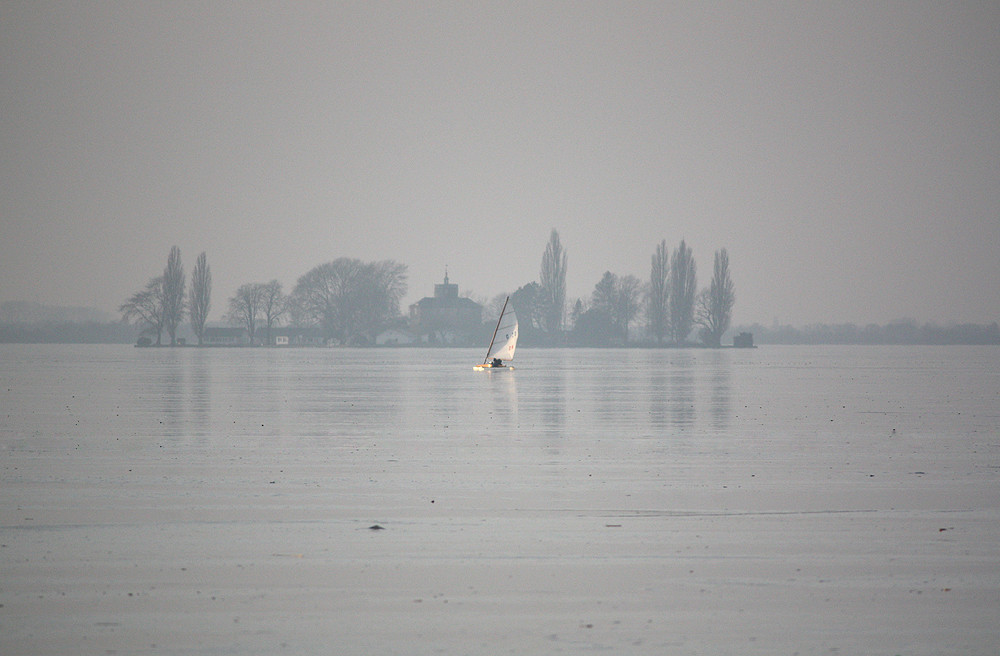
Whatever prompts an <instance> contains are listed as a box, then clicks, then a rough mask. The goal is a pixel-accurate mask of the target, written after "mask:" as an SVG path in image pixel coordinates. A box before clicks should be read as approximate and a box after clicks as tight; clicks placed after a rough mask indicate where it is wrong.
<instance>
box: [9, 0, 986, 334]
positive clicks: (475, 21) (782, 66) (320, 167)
mask: <svg viewBox="0 0 1000 656" xmlns="http://www.w3.org/2000/svg"><path fill="white" fill-rule="evenodd" d="M998 34H1000V3H997V2H988V3H977V2H933V3H921V2H911V1H905V2H898V3H897V2H874V3H869V2H864V3H862V2H856V3H843V2H836V3H826V2H824V3H805V2H789V3H781V4H776V3H745V2H739V3H733V4H728V3H702V2H692V3H669V2H649V3H626V2H607V3H593V2H573V3H562V2H558V3H557V2H538V1H536V0H532V1H529V2H523V3H518V2H501V3H490V4H480V3H472V2H455V3H422V2H405V3H403V2H392V3H373V2H358V3H353V2H352V3H336V2H321V3H315V4H310V3H305V2H296V3H266V4H264V3H254V2H239V3H233V2H225V3H223V2H195V3H174V2H163V3H152V2H128V3H114V2H99V3H96V2H80V3H64V2H56V3H44V2H27V3H22V2H17V3H13V2H6V1H3V2H0V152H2V157H0V301H10V300H22V299H25V300H36V301H40V302H43V303H49V304H54V305H87V306H95V307H100V308H103V309H106V310H109V311H110V310H114V309H116V308H117V306H118V305H119V304H120V303H121V302H122V301H123V300H124V299H125V298H126V297H127V296H128V295H129V294H131V293H132V292H134V291H136V290H138V289H139V288H141V287H142V286H143V285H144V284H145V282H146V281H147V280H148V279H149V278H150V277H152V276H155V275H158V274H159V273H161V272H162V270H163V267H164V266H165V264H166V260H167V255H168V253H169V250H170V247H171V246H172V245H174V244H176V245H178V246H179V247H180V248H181V252H182V254H183V260H184V264H185V267H186V270H187V271H188V272H189V273H190V270H191V268H192V267H193V265H194V261H195V258H196V257H197V255H198V253H199V252H201V251H203V250H204V251H206V252H207V255H208V261H209V264H210V266H211V267H212V274H213V278H214V289H213V311H212V316H211V317H210V318H211V319H213V320H215V319H219V318H221V314H222V312H223V310H224V307H225V303H226V299H227V298H228V297H229V296H230V295H232V293H233V292H234V291H235V289H236V287H238V286H239V285H240V284H242V283H245V282H254V281H267V280H270V279H273V278H277V279H278V280H280V281H281V282H282V283H283V284H284V286H285V289H286V290H290V289H291V288H292V287H293V286H294V284H295V281H296V280H297V278H298V277H299V276H300V275H302V274H303V273H305V272H306V271H307V270H309V269H310V268H312V267H313V266H315V265H318V264H321V263H323V262H327V261H330V260H333V259H335V258H337V257H343V256H346V257H355V258H359V259H363V260H381V259H394V260H397V261H399V262H402V263H404V264H407V265H408V266H409V273H410V279H409V288H410V292H409V294H408V296H407V298H406V299H405V302H404V303H405V304H409V303H411V302H414V301H416V300H418V299H419V298H421V297H422V296H427V295H431V294H432V292H433V284H434V283H436V282H440V280H441V278H442V276H443V274H444V270H445V266H446V265H447V267H448V271H449V274H450V278H451V282H453V283H457V284H458V285H459V287H460V289H461V290H462V291H463V292H464V291H471V292H472V293H473V296H474V297H492V296H493V295H495V294H498V293H501V292H505V291H506V292H511V291H514V289H516V288H517V287H519V286H521V285H523V284H525V283H528V282H531V281H533V280H537V279H538V277H539V266H540V263H541V259H542V253H543V251H544V248H545V244H546V242H547V240H548V237H549V233H550V231H551V229H552V228H556V229H557V230H558V231H559V234H560V236H561V239H562V243H563V246H564V247H565V249H566V252H567V253H568V260H569V274H568V284H567V294H568V296H569V297H570V298H575V297H578V296H584V297H588V298H589V296H590V293H591V291H592V290H593V287H594V285H595V284H596V283H597V281H598V280H599V279H600V277H601V275H602V274H603V272H604V271H606V270H610V271H612V272H614V273H617V274H633V275H636V276H638V277H639V278H641V279H644V280H645V279H648V277H649V268H650V258H651V256H652V254H653V252H654V250H655V247H656V244H657V243H659V241H660V240H661V239H666V241H667V244H668V246H669V248H670V249H671V250H673V249H674V248H675V247H676V246H677V244H678V243H679V242H680V240H681V239H685V240H686V241H687V243H688V245H689V246H691V247H692V248H693V250H694V255H695V259H696V261H697V264H698V280H699V287H703V286H706V285H707V284H708V281H709V278H710V276H711V271H712V256H713V253H714V251H715V250H717V249H720V248H726V249H728V251H729V255H730V264H731V269H732V275H733V279H734V281H735V284H736V291H737V303H736V308H735V321H736V322H737V323H749V322H754V321H759V322H762V323H766V324H770V323H771V322H772V321H774V320H778V321H780V322H782V323H791V324H796V325H804V324H810V323H818V322H857V323H868V322H875V323H885V322H887V321H890V320H893V319H896V318H901V317H912V318H915V319H917V320H918V321H921V322H923V321H935V322H951V321H959V322H962V321H971V322H978V323H985V322H992V321H997V320H998V319H1000V255H998V247H1000V37H998ZM404 311H405V307H404Z"/></svg>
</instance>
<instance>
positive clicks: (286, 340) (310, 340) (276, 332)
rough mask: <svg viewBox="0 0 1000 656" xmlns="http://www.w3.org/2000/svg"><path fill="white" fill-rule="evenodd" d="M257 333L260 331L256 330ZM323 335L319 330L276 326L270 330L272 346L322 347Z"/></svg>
mask: <svg viewBox="0 0 1000 656" xmlns="http://www.w3.org/2000/svg"><path fill="white" fill-rule="evenodd" d="M257 330H258V333H259V332H260V329H259V328H258V329H257ZM323 343H324V342H323V333H322V332H321V331H320V329H319V328H316V327H308V328H296V327H295V326H278V327H277V328H271V345H272V346H323Z"/></svg>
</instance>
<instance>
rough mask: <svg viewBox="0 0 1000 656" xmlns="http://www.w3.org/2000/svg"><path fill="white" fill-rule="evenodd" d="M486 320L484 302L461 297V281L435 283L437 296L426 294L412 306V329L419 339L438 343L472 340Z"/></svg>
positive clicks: (445, 277)
mask: <svg viewBox="0 0 1000 656" xmlns="http://www.w3.org/2000/svg"><path fill="white" fill-rule="evenodd" d="M482 323H483V306H482V305H480V304H479V303H476V302H475V301H473V300H472V299H471V298H459V296H458V285H453V284H451V283H450V282H448V271H447V270H445V273H444V282H443V283H441V284H439V285H434V296H425V297H424V298H422V299H420V300H419V301H417V302H416V303H414V304H413V305H411V306H410V331H411V332H413V333H414V334H415V335H416V336H417V338H418V339H419V340H420V341H423V342H428V343H435V344H472V343H474V342H475V339H476V337H477V336H478V334H479V332H480V328H481V327H482Z"/></svg>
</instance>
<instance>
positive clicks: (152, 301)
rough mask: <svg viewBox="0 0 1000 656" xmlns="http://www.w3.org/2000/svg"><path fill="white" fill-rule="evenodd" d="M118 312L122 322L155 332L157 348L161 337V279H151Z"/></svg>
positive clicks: (160, 277)
mask: <svg viewBox="0 0 1000 656" xmlns="http://www.w3.org/2000/svg"><path fill="white" fill-rule="evenodd" d="M118 310H119V312H121V313H122V321H125V322H128V323H134V324H136V325H140V326H145V327H146V329H147V330H150V331H154V332H156V345H157V346H159V345H160V343H161V338H162V335H163V277H162V276H158V277H156V278H151V279H150V281H149V282H148V283H146V288H145V289H143V290H141V291H138V292H136V293H135V294H132V296H130V297H129V298H128V300H126V301H125V302H124V303H122V306H121V307H120V308H118Z"/></svg>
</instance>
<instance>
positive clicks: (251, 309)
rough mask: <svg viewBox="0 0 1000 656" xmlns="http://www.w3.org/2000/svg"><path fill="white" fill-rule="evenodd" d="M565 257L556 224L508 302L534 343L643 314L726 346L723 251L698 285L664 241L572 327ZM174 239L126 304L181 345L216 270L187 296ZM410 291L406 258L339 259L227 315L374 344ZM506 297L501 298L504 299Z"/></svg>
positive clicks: (687, 256) (249, 294) (611, 281)
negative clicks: (643, 266)
mask: <svg viewBox="0 0 1000 656" xmlns="http://www.w3.org/2000/svg"><path fill="white" fill-rule="evenodd" d="M567 260H568V257H567V254H566V250H565V249H564V248H563V246H562V243H561V241H560V239H559V233H558V231H556V230H552V232H551V234H550V236H549V241H548V244H547V245H546V247H545V251H544V253H543V254H542V263H541V268H540V271H539V280H540V282H532V283H529V284H527V285H524V286H522V287H521V288H519V289H518V290H517V291H515V292H514V293H513V294H511V303H512V304H513V306H514V308H516V310H517V312H518V316H519V317H520V319H521V323H522V334H524V336H525V337H527V338H528V340H529V341H533V340H532V338H533V337H534V338H537V339H538V341H540V342H548V343H563V342H565V337H566V336H567V333H571V334H572V336H573V337H575V338H576V339H575V340H574V341H576V342H578V343H579V342H584V343H592V344H595V345H597V344H600V343H607V342H611V341H615V340H620V341H621V342H622V343H628V342H629V339H630V338H629V332H630V328H631V327H632V326H633V325H634V323H635V322H636V321H637V319H639V318H640V317H641V316H643V315H645V318H646V325H647V329H648V333H649V336H650V338H651V339H653V340H655V341H656V343H657V344H663V343H665V342H666V341H669V342H671V343H674V344H678V345H679V344H684V343H685V342H686V340H687V339H688V338H689V337H690V335H691V332H692V330H693V328H694V326H696V325H697V326H700V327H701V330H700V337H701V339H702V341H703V342H704V343H705V344H707V345H709V346H719V345H720V342H721V339H722V335H723V334H724V333H725V332H726V331H727V330H728V328H729V325H730V322H731V318H732V310H733V306H734V304H735V300H736V296H735V292H734V286H733V282H732V279H731V277H730V273H729V255H728V253H727V252H726V250H725V249H722V250H720V251H717V252H716V253H715V263H714V264H715V266H714V270H713V276H712V280H711V283H710V285H709V286H708V287H707V288H705V289H704V290H702V292H701V293H700V294H698V293H696V290H697V269H696V265H695V260H694V256H693V254H692V252H691V249H690V248H688V246H687V244H686V243H685V242H684V241H683V240H682V241H681V242H680V244H679V245H678V247H677V248H676V249H674V251H673V254H672V255H671V254H669V251H668V249H667V244H666V241H665V240H663V241H661V242H660V243H659V244H658V245H657V247H656V249H655V252H654V253H653V256H652V260H651V266H650V276H649V281H648V282H643V281H641V280H639V279H638V278H637V277H636V276H634V275H623V276H619V275H617V274H614V273H612V272H610V271H607V272H605V273H604V275H603V276H602V277H601V279H600V280H599V281H598V282H597V284H596V285H595V286H594V290H593V292H592V293H591V295H590V298H589V299H588V300H586V301H585V300H584V299H578V300H577V301H576V303H575V304H574V305H573V308H572V311H571V313H570V317H571V319H572V324H573V328H572V331H566V330H565V326H564V324H565V318H566V273H567ZM185 286H186V280H185V276H184V267H183V264H182V263H181V252H180V249H179V248H178V247H177V246H174V247H173V248H171V250H170V254H169V256H168V258H167V264H166V267H165V268H164V270H163V274H162V275H160V276H157V277H155V278H151V279H150V280H149V282H148V283H147V284H146V287H145V288H143V289H142V290H140V291H138V292H136V293H135V294H133V295H132V296H131V297H129V298H128V299H127V300H126V301H125V303H123V304H122V306H121V308H120V310H121V312H122V316H123V319H124V320H126V321H129V322H132V323H135V324H138V325H141V326H142V327H143V328H144V329H146V330H147V331H149V332H151V333H153V334H155V335H156V344H157V345H160V344H161V342H162V334H163V332H164V331H166V333H167V335H168V336H169V338H170V344H172V345H173V344H176V343H177V328H178V326H179V325H180V323H181V322H182V321H183V319H184V318H185V316H187V317H189V318H190V323H191V327H192V330H193V331H194V333H195V335H196V336H197V337H198V342H199V344H200V343H201V341H202V338H203V335H204V330H205V324H206V321H207V318H208V312H209V310H210V308H211V291H212V274H211V270H210V268H209V266H208V261H207V258H206V255H205V253H201V254H200V255H199V256H198V260H197V262H196V264H195V268H194V271H193V272H192V275H191V283H190V287H189V288H188V293H187V294H185ZM406 291H407V268H406V265H404V264H400V263H398V262H395V261H392V260H383V261H377V262H362V261H361V260H357V259H352V258H339V259H336V260H333V261H332V262H327V263H325V264H321V265H319V266H316V267H314V268H312V269H310V270H309V271H308V272H306V273H305V274H304V275H302V276H301V277H300V278H299V279H298V281H297V283H296V285H295V287H294V289H293V290H292V292H291V293H290V294H285V293H284V291H283V289H282V285H281V283H280V282H279V281H278V280H271V281H270V282H266V283H264V282H254V283H246V284H243V285H241V286H240V287H239V288H238V289H237V290H236V293H235V294H234V295H233V296H232V297H231V298H229V299H228V303H227V312H226V315H225V319H226V320H227V321H228V322H229V323H230V324H233V325H239V326H242V327H244V328H245V329H246V331H247V333H248V334H249V337H250V341H251V343H257V342H258V341H262V340H260V339H259V337H260V335H259V331H260V330H261V329H263V330H264V332H265V334H264V336H263V337H264V339H263V341H265V342H266V343H270V342H271V337H272V330H273V329H274V327H275V326H276V325H278V324H279V323H280V322H281V321H284V320H287V321H288V322H289V323H291V324H292V325H294V326H299V327H314V328H317V329H319V330H320V331H321V334H322V336H323V338H324V339H326V340H336V341H339V342H340V343H344V344H354V343H371V342H373V341H374V339H375V335H376V334H377V333H378V331H379V330H380V329H381V328H382V327H384V326H385V324H386V323H387V322H389V321H391V320H393V319H395V318H396V317H398V316H399V314H400V312H399V309H400V308H399V304H400V301H401V300H402V298H403V296H404V295H405V294H406ZM500 298H501V299H502V296H501V297H500Z"/></svg>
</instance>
